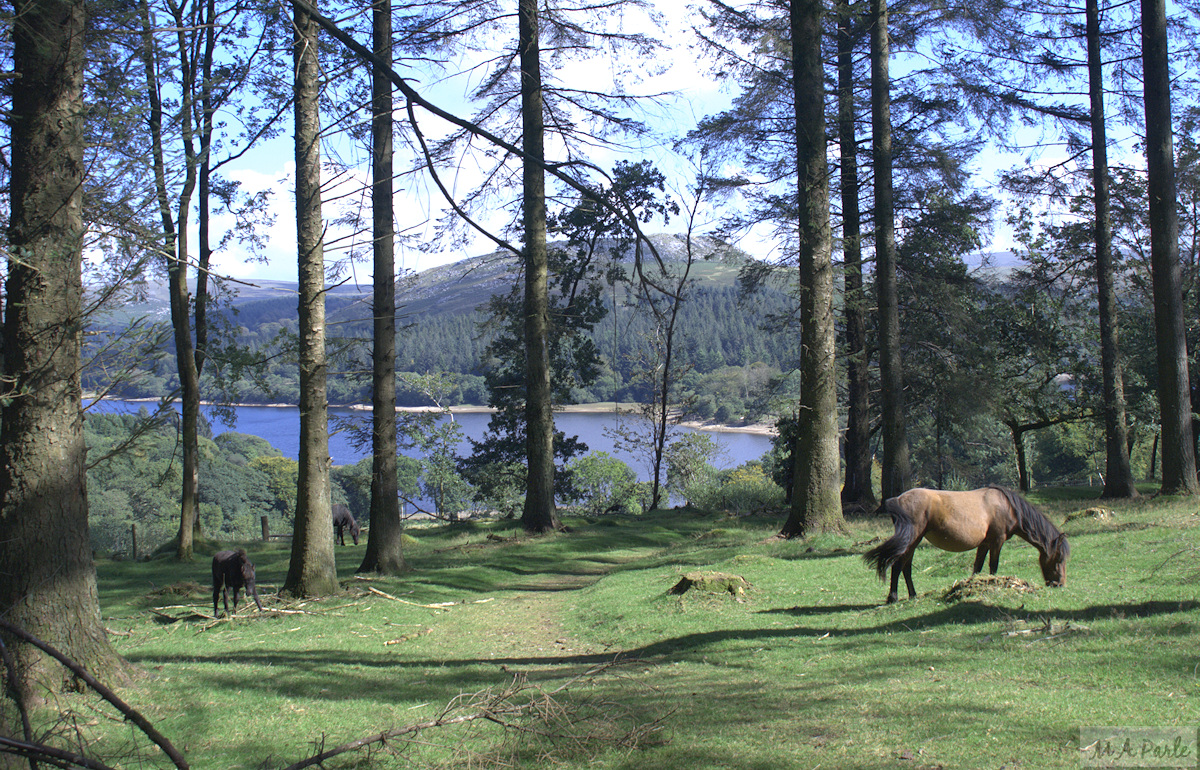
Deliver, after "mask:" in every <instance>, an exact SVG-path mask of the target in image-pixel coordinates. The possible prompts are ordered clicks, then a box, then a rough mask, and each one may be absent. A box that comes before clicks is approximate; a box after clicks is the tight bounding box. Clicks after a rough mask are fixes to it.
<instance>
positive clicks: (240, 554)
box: [212, 548, 263, 618]
mask: <svg viewBox="0 0 1200 770" xmlns="http://www.w3.org/2000/svg"><path fill="white" fill-rule="evenodd" d="M212 579H213V617H214V618H215V617H216V616H217V597H221V598H222V599H224V600H225V614H226V615H228V614H229V591H233V611H234V612H237V603H238V591H239V590H241V589H242V588H243V587H244V588H245V589H246V596H247V598H251V599H254V603H255V604H257V605H258V610H259V612H262V608H263V606H262V602H260V601H259V600H258V586H257V585H256V584H255V574H254V563H253V562H251V561H250V559H249V558H248V557H247V556H246V552H245V551H243V550H242V549H241V548H239V549H237V550H236V551H217V553H216V554H214V555H213V560H212Z"/></svg>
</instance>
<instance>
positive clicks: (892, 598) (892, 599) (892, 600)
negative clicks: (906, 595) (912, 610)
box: [887, 594, 900, 604]
mask: <svg viewBox="0 0 1200 770" xmlns="http://www.w3.org/2000/svg"><path fill="white" fill-rule="evenodd" d="M899 600H900V597H898V596H896V595H895V594H892V595H891V596H889V597H888V598H887V603H888V604H895V603H896V602H897V601H899Z"/></svg>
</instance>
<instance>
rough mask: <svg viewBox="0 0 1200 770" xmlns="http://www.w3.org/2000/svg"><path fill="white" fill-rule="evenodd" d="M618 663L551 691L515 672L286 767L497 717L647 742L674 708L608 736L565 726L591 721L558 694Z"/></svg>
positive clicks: (568, 737)
mask: <svg viewBox="0 0 1200 770" xmlns="http://www.w3.org/2000/svg"><path fill="white" fill-rule="evenodd" d="M618 665H622V663H621V662H618V661H612V662H610V663H605V664H603V665H600V666H595V667H593V668H591V669H588V670H587V671H585V672H584V673H582V674H580V675H579V676H577V677H574V678H572V679H570V680H569V681H567V682H566V683H564V684H562V685H560V686H559V687H557V688H555V689H553V690H550V691H549V692H546V691H543V690H541V689H540V688H538V687H536V686H534V685H531V684H530V683H529V682H528V680H527V679H526V678H525V676H524V675H522V674H517V675H516V676H514V677H513V679H512V681H510V682H509V683H508V684H507V685H506V686H505V687H503V688H502V689H500V690H499V691H495V690H492V689H490V688H489V689H487V690H482V691H480V692H477V693H473V694H469V695H460V696H458V697H457V698H455V699H453V700H452V701H450V702H449V703H448V704H447V705H446V706H445V707H444V708H443V709H442V711H441V713H439V714H438V715H437V716H435V717H433V718H432V719H426V720H423V721H421V722H414V723H412V724H408V725H404V726H403V727H395V728H392V729H390V730H384V731H382V732H378V733H375V734H373V735H368V736H365V737H363V738H358V739H357V740H353V741H350V742H348V743H343V744H341V745H340V746H334V747H333V748H330V749H325V750H322V751H321V752H319V753H317V754H314V755H312V756H310V757H308V758H306V759H303V760H301V761H299V762H296V763H295V764H292V765H288V766H287V767H286V768H284V770H302V768H306V767H313V766H314V765H320V764H322V763H323V762H325V761H327V760H329V759H332V758H333V757H336V756H338V755H341V754H346V753H349V752H352V751H359V750H362V749H370V748H372V747H383V746H385V745H387V744H388V742H389V741H392V740H394V739H396V738H405V739H406V740H411V737H410V736H415V735H417V734H418V733H421V732H425V731H427V730H431V729H436V728H441V727H450V726H454V725H463V724H469V723H472V722H480V721H486V722H491V723H493V724H496V725H499V726H500V727H502V728H504V729H505V730H512V731H517V732H523V733H532V734H536V735H538V736H540V737H543V738H546V739H549V740H554V741H563V740H565V741H567V742H569V743H573V744H576V745H579V744H589V743H596V742H601V741H602V742H605V743H608V744H609V745H616V746H621V747H625V748H634V747H637V746H641V745H644V744H645V742H646V739H647V738H648V737H650V736H652V735H657V734H658V733H660V732H661V731H662V730H663V729H664V726H665V723H666V720H667V719H668V718H669V717H670V716H671V714H673V713H674V711H670V712H668V713H667V714H664V715H662V716H660V717H658V718H656V719H652V720H650V721H647V722H642V723H639V724H636V725H634V726H633V727H632V728H631V729H629V730H627V731H625V732H624V733H623V734H621V735H619V736H602V735H599V734H595V733H588V734H583V735H576V734H572V733H570V731H569V729H565V728H570V727H572V726H573V725H576V724H578V723H581V722H583V721H585V719H584V718H581V717H578V715H577V714H576V712H575V707H573V706H572V705H571V704H565V703H562V702H560V701H559V700H557V699H556V696H561V695H564V694H565V693H566V692H567V691H568V690H569V688H571V687H572V686H573V685H575V684H576V683H578V682H580V681H582V680H584V679H590V678H592V677H595V676H597V675H599V674H601V673H604V672H606V671H607V670H609V669H611V668H613V667H615V666H618ZM603 705H604V707H606V708H607V709H610V710H611V711H614V712H615V711H617V710H618V707H617V705H616V704H613V703H606V704H603ZM602 713H603V714H604V716H605V718H604V719H603V720H602V722H603V723H604V724H606V725H610V726H611V725H612V724H613V723H614V722H615V721H616V720H614V719H612V718H609V717H611V714H610V713H608V712H602ZM523 718H533V719H536V720H540V721H541V722H543V723H544V724H546V725H547V726H548V727H549V728H556V729H544V730H539V729H536V728H532V727H529V726H527V725H524V724H522V723H521V722H520V720H521V719H523Z"/></svg>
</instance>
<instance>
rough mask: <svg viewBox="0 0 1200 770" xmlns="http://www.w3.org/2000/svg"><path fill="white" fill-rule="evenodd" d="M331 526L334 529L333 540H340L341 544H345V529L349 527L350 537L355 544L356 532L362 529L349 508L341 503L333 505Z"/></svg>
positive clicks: (356, 540)
mask: <svg viewBox="0 0 1200 770" xmlns="http://www.w3.org/2000/svg"><path fill="white" fill-rule="evenodd" d="M333 528H334V530H335V532H334V540H336V541H338V542H340V543H341V544H342V545H345V544H346V535H345V531H346V530H347V529H349V530H350V538H351V539H352V540H353V541H354V544H355V545H358V533H359V532H361V531H362V528H361V527H359V526H358V522H357V521H355V520H354V514H353V513H350V509H349V508H347V507H346V506H344V505H342V504H341V503H338V504H337V505H335V506H333Z"/></svg>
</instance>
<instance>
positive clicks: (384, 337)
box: [358, 0, 406, 575]
mask: <svg viewBox="0 0 1200 770" xmlns="http://www.w3.org/2000/svg"><path fill="white" fill-rule="evenodd" d="M371 20H372V33H371V37H372V47H373V48H374V51H375V55H376V56H378V57H380V58H381V59H383V60H384V61H385V62H386V63H387V64H388V66H389V67H390V66H391V63H392V4H391V2H390V0H376V2H375V4H374V5H373V6H372V7H371ZM371 214H372V232H373V234H374V241H373V255H374V278H373V281H374V285H375V297H374V303H373V306H372V307H373V312H374V316H375V325H374V334H373V336H372V345H373V348H372V355H371V361H372V374H371V384H372V387H371V423H372V431H371V528H370V529H369V530H368V531H367V552H366V554H364V556H363V561H362V564H361V565H360V566H359V568H358V571H359V572H378V573H380V574H384V575H396V574H399V573H401V572H403V571H404V569H405V567H406V565H405V563H404V549H403V546H402V542H401V534H402V529H401V526H400V501H399V498H398V492H399V490H398V489H397V483H396V258H395V254H394V248H395V223H394V218H393V216H392V83H391V81H390V80H388V77H387V73H385V72H382V71H381V70H380V69H379V68H378V67H372V68H371Z"/></svg>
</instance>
